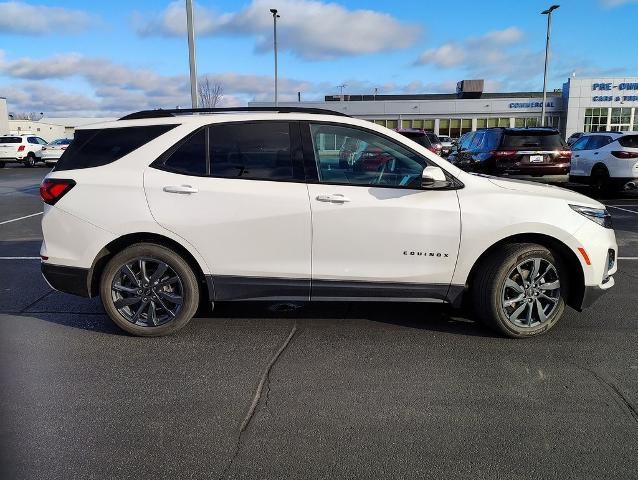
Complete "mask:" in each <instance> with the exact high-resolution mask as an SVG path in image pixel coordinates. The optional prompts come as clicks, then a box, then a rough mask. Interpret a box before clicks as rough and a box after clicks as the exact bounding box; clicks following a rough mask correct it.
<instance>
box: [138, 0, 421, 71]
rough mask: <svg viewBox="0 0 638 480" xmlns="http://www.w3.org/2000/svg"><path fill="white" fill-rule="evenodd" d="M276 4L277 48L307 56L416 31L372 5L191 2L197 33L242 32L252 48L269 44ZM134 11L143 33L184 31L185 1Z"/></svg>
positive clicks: (391, 41) (369, 48) (409, 40)
mask: <svg viewBox="0 0 638 480" xmlns="http://www.w3.org/2000/svg"><path fill="white" fill-rule="evenodd" d="M271 8H277V9H278V10H279V13H280V16H281V18H279V19H278V22H277V36H278V38H277V40H278V42H279V48H281V49H282V50H288V51H291V52H293V53H295V54H296V55H299V56H300V57H304V58H307V59H314V60H317V59H330V58H335V57H340V56H348V55H360V54H368V53H376V52H382V51H388V50H396V49H402V48H407V47H410V46H412V45H413V44H414V42H415V41H416V40H417V38H418V37H419V35H420V34H421V28H420V27H418V26H417V25H415V24H412V23H407V22H402V21H399V20H398V19H396V18H395V17H393V16H391V15H388V14H386V13H381V12H377V11H374V10H348V9H346V8H345V7H343V6H341V5H338V4H336V3H325V2H322V1H318V0H252V2H251V3H250V4H249V5H248V6H246V7H244V8H243V9H241V10H239V11H237V12H232V13H224V14H217V13H215V12H213V11H212V10H209V9H206V8H204V7H202V6H200V5H196V14H195V20H196V21H195V29H196V32H197V33H198V34H199V35H206V36H213V35H241V36H251V37H254V38H255V49H256V51H258V52H264V51H268V50H271V49H272V26H273V21H272V15H271V14H270V12H269V10H270V9H271ZM148 17H149V15H147V14H140V13H138V14H136V15H135V16H134V23H135V25H136V30H137V32H138V34H140V35H142V36H151V35H159V36H184V35H185V31H186V13H185V8H184V3H183V2H182V1H180V0H175V1H173V2H172V3H171V4H169V5H168V7H167V8H166V9H165V10H164V11H163V12H162V13H161V14H159V15H156V16H155V17H154V18H153V17H151V19H150V20H149V19H148Z"/></svg>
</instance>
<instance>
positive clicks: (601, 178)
mask: <svg viewBox="0 0 638 480" xmlns="http://www.w3.org/2000/svg"><path fill="white" fill-rule="evenodd" d="M589 185H590V186H591V188H592V190H593V191H594V193H595V194H596V195H599V196H603V197H604V196H606V195H609V194H610V193H611V191H612V188H611V182H610V179H609V172H608V171H607V168H605V167H603V166H600V165H598V166H595V167H594V169H593V170H592V172H591V177H590V181H589Z"/></svg>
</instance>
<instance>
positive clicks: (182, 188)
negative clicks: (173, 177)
mask: <svg viewBox="0 0 638 480" xmlns="http://www.w3.org/2000/svg"><path fill="white" fill-rule="evenodd" d="M162 190H164V191H165V192H167V193H181V194H191V193H197V192H199V189H198V188H197V187H192V186H190V185H167V186H165V187H164V188H163V189H162Z"/></svg>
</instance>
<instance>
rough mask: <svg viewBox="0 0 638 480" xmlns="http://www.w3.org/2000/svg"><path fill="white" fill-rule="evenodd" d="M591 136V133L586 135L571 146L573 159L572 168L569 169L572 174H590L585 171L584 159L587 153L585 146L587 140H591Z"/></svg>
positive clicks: (577, 175)
mask: <svg viewBox="0 0 638 480" xmlns="http://www.w3.org/2000/svg"><path fill="white" fill-rule="evenodd" d="M589 138H590V136H589V135H584V136H582V137H580V138H579V139H578V140H576V141H575V142H574V143H573V144H572V147H571V150H572V161H571V168H570V171H569V174H570V176H573V177H584V176H586V175H589V174H588V173H587V174H586V173H585V168H584V163H583V160H584V157H585V154H586V150H585V147H587V142H588V141H589Z"/></svg>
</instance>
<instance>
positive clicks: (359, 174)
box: [310, 124, 427, 188]
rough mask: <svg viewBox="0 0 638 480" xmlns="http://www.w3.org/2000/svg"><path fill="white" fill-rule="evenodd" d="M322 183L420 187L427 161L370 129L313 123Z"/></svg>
mask: <svg viewBox="0 0 638 480" xmlns="http://www.w3.org/2000/svg"><path fill="white" fill-rule="evenodd" d="M310 132H311V136H312V142H313V148H314V152H315V160H316V162H317V170H318V172H319V180H320V181H321V182H322V183H331V184H345V185H361V186H380V187H404V188H419V187H420V184H421V174H422V173H423V169H424V168H425V167H426V165H427V163H426V161H425V159H424V158H423V157H421V156H419V155H417V154H416V153H414V152H412V151H410V150H408V149H407V148H405V147H403V146H401V145H399V144H398V143H395V142H393V141H391V140H389V139H387V138H385V137H382V136H380V135H377V134H375V133H372V132H370V131H367V130H360V129H357V128H349V127H342V126H338V125H327V124H324V125H321V124H311V125H310Z"/></svg>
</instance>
